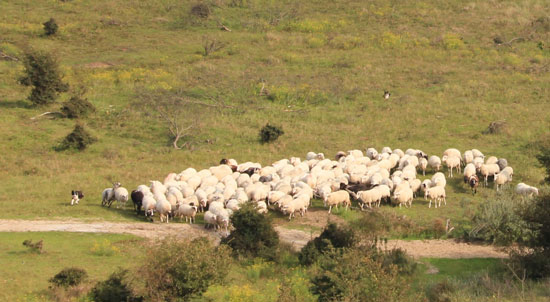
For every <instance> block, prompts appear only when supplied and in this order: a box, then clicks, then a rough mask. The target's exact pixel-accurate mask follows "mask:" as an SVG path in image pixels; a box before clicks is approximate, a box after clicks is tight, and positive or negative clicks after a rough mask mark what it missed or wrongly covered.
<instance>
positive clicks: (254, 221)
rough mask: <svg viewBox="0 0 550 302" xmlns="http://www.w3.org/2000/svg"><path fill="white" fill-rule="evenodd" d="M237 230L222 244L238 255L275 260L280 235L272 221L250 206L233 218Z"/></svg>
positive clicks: (236, 213) (242, 209) (232, 221)
mask: <svg viewBox="0 0 550 302" xmlns="http://www.w3.org/2000/svg"><path fill="white" fill-rule="evenodd" d="M231 223H232V224H233V226H234V227H235V230H234V231H233V232H231V235H229V236H228V237H226V238H224V239H223V240H222V243H224V244H227V245H229V246H230V247H231V248H232V249H233V251H234V252H235V253H236V254H239V255H243V256H251V257H262V258H264V259H268V260H273V259H274V258H275V257H276V255H277V253H276V250H277V246H278V245H279V235H278V234H277V232H276V231H275V229H274V228H273V225H272V223H271V219H270V218H269V217H266V216H265V215H263V214H260V213H258V211H257V210H256V208H254V207H252V206H250V205H248V206H244V207H243V208H241V209H240V210H239V211H237V212H235V213H234V214H233V216H232V217H231Z"/></svg>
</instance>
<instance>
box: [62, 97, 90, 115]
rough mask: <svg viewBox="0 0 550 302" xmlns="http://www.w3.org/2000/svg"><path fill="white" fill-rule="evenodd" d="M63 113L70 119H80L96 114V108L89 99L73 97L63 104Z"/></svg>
mask: <svg viewBox="0 0 550 302" xmlns="http://www.w3.org/2000/svg"><path fill="white" fill-rule="evenodd" d="M61 112H63V114H64V115H65V116H66V117H68V118H79V117H84V116H86V115H88V114H89V113H92V112H95V106H94V105H93V104H92V103H90V102H88V100H87V99H84V98H81V97H78V96H73V97H72V98H71V99H70V100H68V101H67V102H65V103H63V106H62V107H61Z"/></svg>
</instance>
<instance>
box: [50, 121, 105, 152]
mask: <svg viewBox="0 0 550 302" xmlns="http://www.w3.org/2000/svg"><path fill="white" fill-rule="evenodd" d="M96 141H97V138H95V137H93V136H92V135H91V134H90V133H88V131H86V129H84V126H83V125H81V124H78V123H77V124H76V125H75V127H74V129H73V132H71V133H69V134H68V135H67V136H66V137H65V138H64V139H63V141H61V143H60V145H59V146H58V147H57V148H56V150H57V151H62V150H67V149H78V150H84V149H86V147H88V145H91V144H93V143H95V142H96Z"/></svg>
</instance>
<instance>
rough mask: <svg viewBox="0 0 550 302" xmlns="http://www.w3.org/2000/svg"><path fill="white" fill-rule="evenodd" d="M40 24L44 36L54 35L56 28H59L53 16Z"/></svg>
mask: <svg viewBox="0 0 550 302" xmlns="http://www.w3.org/2000/svg"><path fill="white" fill-rule="evenodd" d="M42 25H44V34H45V35H46V36H53V35H55V34H56V33H57V29H58V28H59V27H58V26H57V23H56V22H55V19H54V18H50V20H48V21H46V22H44V24H42Z"/></svg>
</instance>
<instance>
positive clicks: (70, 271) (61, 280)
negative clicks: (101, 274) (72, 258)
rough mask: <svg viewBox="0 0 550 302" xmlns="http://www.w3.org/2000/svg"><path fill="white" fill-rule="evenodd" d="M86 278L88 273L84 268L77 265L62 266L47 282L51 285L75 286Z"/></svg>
mask: <svg viewBox="0 0 550 302" xmlns="http://www.w3.org/2000/svg"><path fill="white" fill-rule="evenodd" d="M87 278H88V273H86V271H85V270H83V269H81V268H78V267H69V268H64V269H63V270H61V271H60V272H59V273H57V274H56V275H55V276H53V277H52V278H51V279H50V280H49V282H50V283H51V284H52V285H53V286H57V287H65V288H67V287H70V286H76V285H79V284H80V283H82V282H84V281H85V280H86V279H87Z"/></svg>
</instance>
